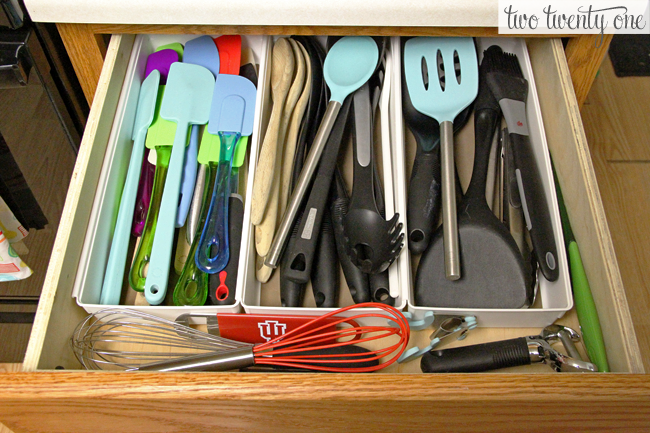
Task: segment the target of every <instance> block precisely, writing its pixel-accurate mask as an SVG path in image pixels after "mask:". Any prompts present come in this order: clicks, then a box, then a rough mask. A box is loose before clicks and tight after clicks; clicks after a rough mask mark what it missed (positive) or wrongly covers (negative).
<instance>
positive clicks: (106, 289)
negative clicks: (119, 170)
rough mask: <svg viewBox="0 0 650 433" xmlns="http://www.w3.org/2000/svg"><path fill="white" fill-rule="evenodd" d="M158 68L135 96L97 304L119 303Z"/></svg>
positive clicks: (155, 94)
mask: <svg viewBox="0 0 650 433" xmlns="http://www.w3.org/2000/svg"><path fill="white" fill-rule="evenodd" d="M159 82H160V72H158V71H156V70H154V71H153V72H151V73H150V74H149V76H148V77H147V78H146V79H145V80H144V82H143V83H142V87H141V88H140V94H139V96H138V108H137V111H136V115H135V123H134V125H133V150H132V151H131V161H130V162H129V168H128V171H127V173H126V181H125V182H124V189H123V191H122V198H121V199H120V207H119V210H118V212H117V222H116V223H115V232H114V233H113V242H112V243H111V250H110V253H109V255H108V264H107V265H106V273H105V274H104V284H103V286H102V292H101V297H100V301H99V303H100V304H103V305H118V304H119V303H120V294H121V291H122V290H121V289H122V276H123V274H124V266H125V264H126V254H127V250H128V246H129V228H130V226H131V215H132V214H133V208H134V207H135V194H136V192H137V186H138V178H139V177H140V168H141V167H142V159H143V156H144V141H145V137H146V134H147V129H148V128H149V125H150V124H151V122H152V120H153V115H154V111H155V108H156V96H157V94H158V83H159Z"/></svg>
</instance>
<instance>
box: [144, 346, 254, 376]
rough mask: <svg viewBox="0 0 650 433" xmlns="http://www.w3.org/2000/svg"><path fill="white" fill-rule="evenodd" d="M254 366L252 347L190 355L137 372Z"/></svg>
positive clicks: (230, 368)
mask: <svg viewBox="0 0 650 433" xmlns="http://www.w3.org/2000/svg"><path fill="white" fill-rule="evenodd" d="M252 365H255V358H254V355H253V346H252V345H251V346H250V347H244V348H240V349H232V350H225V351H224V350H220V351H218V352H215V353H207V354H206V353H202V354H200V355H191V356H187V357H183V358H179V359H174V360H171V361H161V362H154V363H151V364H147V365H143V366H140V367H139V368H136V369H134V370H138V371H227V370H238V369H240V368H245V367H250V366H252Z"/></svg>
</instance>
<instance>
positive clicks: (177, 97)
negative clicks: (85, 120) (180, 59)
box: [145, 63, 215, 305]
mask: <svg viewBox="0 0 650 433" xmlns="http://www.w3.org/2000/svg"><path fill="white" fill-rule="evenodd" d="M214 81H215V80H214V75H212V72H210V71H209V70H208V69H206V68H204V67H203V66H199V65H192V64H189V63H174V64H173V65H172V66H171V68H170V70H169V76H168V77H167V86H166V88H165V95H164V96H163V100H162V105H161V107H160V116H161V117H162V118H163V119H167V120H171V121H174V122H176V123H177V127H176V135H175V137H174V144H173V145H172V152H171V158H170V162H169V169H168V172H167V179H166V180H165V189H164V190H163V195H162V199H161V203H160V214H159V216H158V221H157V227H156V234H155V237H154V241H153V247H152V252H151V262H150V263H149V270H148V272H147V279H146V282H145V297H146V299H147V302H149V304H151V305H159V304H160V303H161V302H162V301H163V299H164V298H165V294H166V292H167V280H168V278H169V268H170V267H171V256H172V243H173V241H174V223H175V221H176V212H177V210H178V196H179V192H180V186H181V176H182V174H183V160H184V157H185V143H186V142H187V133H188V129H189V127H190V125H194V124H198V125H202V124H206V123H207V122H208V119H209V115H210V102H211V98H210V96H211V95H212V92H213V90H214Z"/></svg>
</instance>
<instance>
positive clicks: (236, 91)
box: [196, 74, 257, 274]
mask: <svg viewBox="0 0 650 433" xmlns="http://www.w3.org/2000/svg"><path fill="white" fill-rule="evenodd" d="M256 95H257V89H256V88H255V85H254V84H253V83H252V82H251V81H250V80H248V79H246V78H244V77H241V76H239V75H228V74H220V75H219V76H218V77H217V82H216V84H215V86H214V95H213V97H212V107H211V109H210V121H209V123H208V127H207V128H208V132H209V133H210V134H218V135H219V140H220V142H221V146H220V147H219V156H218V158H216V155H211V156H210V157H209V158H206V159H205V160H203V159H202V157H203V155H202V154H199V158H200V159H201V161H199V162H201V163H202V164H203V163H210V164H213V162H212V161H215V160H218V161H219V166H218V169H217V170H218V171H217V179H216V183H215V186H214V190H213V191H212V199H211V201H210V210H209V211H208V216H207V218H206V222H205V225H204V227H203V232H202V233H201V240H200V242H199V247H198V248H197V250H196V264H197V266H198V267H199V269H201V270H202V271H203V272H206V273H209V274H215V273H217V272H219V271H221V270H222V269H223V268H225V267H226V265H227V264H228V260H229V258H230V249H229V245H228V200H229V197H230V172H231V169H232V160H233V155H234V152H235V149H236V148H237V143H238V142H239V139H240V137H242V136H249V135H251V134H252V133H253V120H254V116H255V99H256ZM202 152H203V150H202Z"/></svg>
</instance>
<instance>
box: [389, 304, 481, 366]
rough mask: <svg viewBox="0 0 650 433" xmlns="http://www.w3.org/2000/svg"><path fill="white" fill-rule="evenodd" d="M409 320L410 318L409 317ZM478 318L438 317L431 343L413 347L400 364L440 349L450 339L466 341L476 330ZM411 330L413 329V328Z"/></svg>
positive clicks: (435, 321)
mask: <svg viewBox="0 0 650 433" xmlns="http://www.w3.org/2000/svg"><path fill="white" fill-rule="evenodd" d="M407 319H408V317H407ZM477 326H478V324H477V323H476V317H474V316H444V315H437V316H436V317H435V319H434V321H433V327H434V329H435V331H434V332H433V333H432V334H431V336H430V337H429V339H430V340H431V342H430V343H429V344H428V345H427V346H426V347H423V348H421V349H420V348H419V347H412V348H410V349H409V350H407V351H405V352H404V353H402V356H400V358H399V359H398V360H397V362H399V363H403V362H408V361H412V360H414V359H416V358H419V357H421V356H422V355H424V354H425V353H427V352H429V351H431V349H433V348H436V347H439V346H440V344H441V343H442V342H443V341H444V340H445V339H449V338H450V337H456V340H459V341H460V340H464V339H465V337H467V333H468V332H469V331H470V330H472V329H474V328H476V327H477ZM411 329H413V328H412V327H411Z"/></svg>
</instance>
